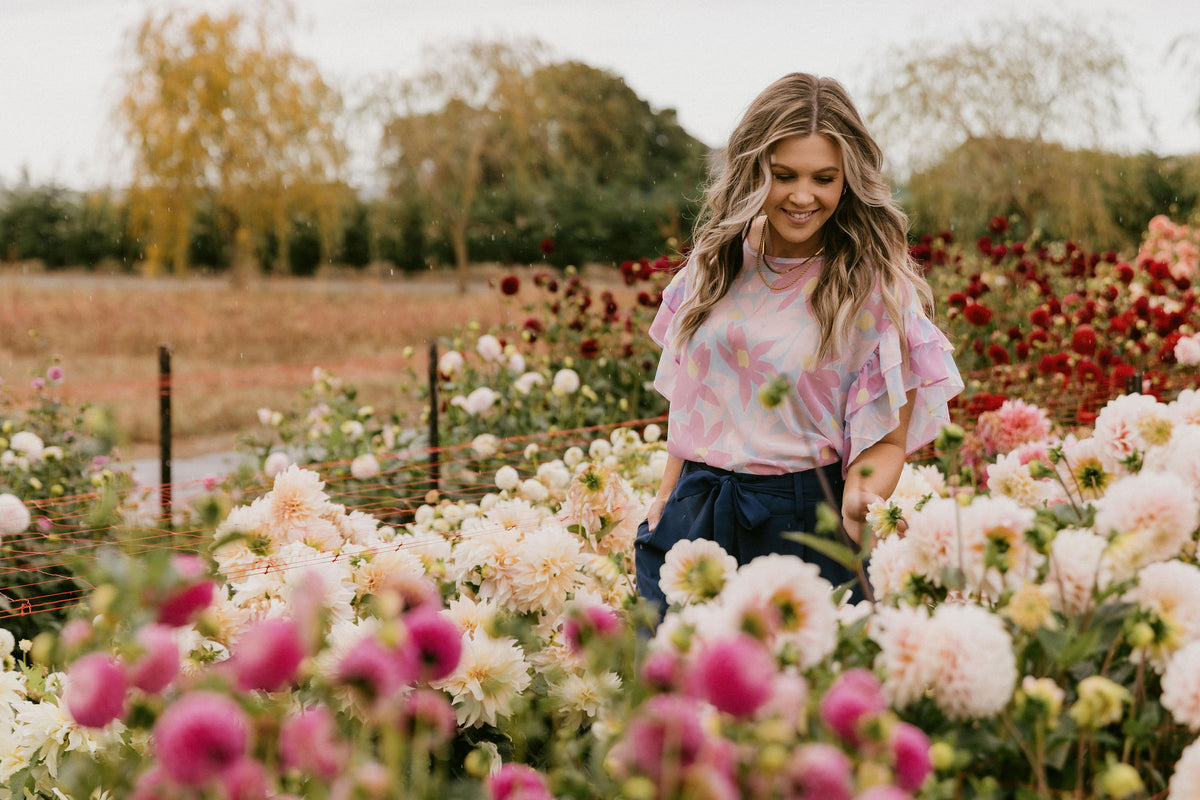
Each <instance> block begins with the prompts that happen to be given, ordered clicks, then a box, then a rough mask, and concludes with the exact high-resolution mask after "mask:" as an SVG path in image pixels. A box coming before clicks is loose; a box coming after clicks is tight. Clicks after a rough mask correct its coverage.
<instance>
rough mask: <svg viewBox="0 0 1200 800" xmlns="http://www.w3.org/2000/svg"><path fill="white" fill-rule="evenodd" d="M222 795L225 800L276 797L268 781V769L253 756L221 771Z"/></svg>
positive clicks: (259, 799)
mask: <svg viewBox="0 0 1200 800" xmlns="http://www.w3.org/2000/svg"><path fill="white" fill-rule="evenodd" d="M221 788H222V789H224V790H225V793H224V794H223V795H221V796H222V797H223V798H225V800H269V798H273V797H275V795H273V794H272V793H271V789H270V785H269V783H268V781H267V771H266V770H265V769H263V765H262V764H260V763H259V762H257V761H255V760H254V759H253V758H242V759H239V760H238V761H235V762H234V763H233V765H232V766H230V767H229V769H227V770H225V771H224V772H222V773H221Z"/></svg>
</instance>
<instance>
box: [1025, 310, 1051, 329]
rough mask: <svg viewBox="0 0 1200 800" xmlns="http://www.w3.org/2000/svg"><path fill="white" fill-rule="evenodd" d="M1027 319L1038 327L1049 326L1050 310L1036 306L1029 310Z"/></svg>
mask: <svg viewBox="0 0 1200 800" xmlns="http://www.w3.org/2000/svg"><path fill="white" fill-rule="evenodd" d="M1029 321H1030V322H1032V323H1033V324H1034V325H1037V326H1038V327H1039V328H1049V327H1050V312H1049V311H1048V310H1046V308H1045V307H1044V306H1038V307H1037V308H1035V309H1034V310H1033V311H1030V312H1029Z"/></svg>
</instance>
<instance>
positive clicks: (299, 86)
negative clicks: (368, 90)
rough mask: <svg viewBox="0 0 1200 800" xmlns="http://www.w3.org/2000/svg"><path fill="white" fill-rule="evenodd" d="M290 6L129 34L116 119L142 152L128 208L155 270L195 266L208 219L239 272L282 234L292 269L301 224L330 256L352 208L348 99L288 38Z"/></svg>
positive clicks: (179, 19)
mask: <svg viewBox="0 0 1200 800" xmlns="http://www.w3.org/2000/svg"><path fill="white" fill-rule="evenodd" d="M292 22H293V18H292V14H291V8H290V6H288V5H286V4H284V3H264V4H263V5H262V6H260V10H259V12H258V13H257V14H256V15H255V16H253V17H250V16H246V15H245V14H243V13H242V12H240V11H231V12H230V13H228V14H226V15H224V16H213V15H210V14H207V13H200V14H197V15H194V16H190V15H187V14H185V12H183V11H182V10H180V9H179V8H171V9H168V10H166V11H162V12H159V13H155V12H151V13H150V14H149V15H148V16H147V17H146V19H145V20H144V21H143V22H142V23H141V24H140V25H139V26H138V27H137V28H136V29H135V30H134V31H133V32H132V35H131V37H130V49H131V60H132V65H131V66H130V68H129V69H128V71H127V72H126V75H125V80H126V84H127V91H126V94H125V96H124V98H122V100H121V102H120V104H119V107H118V110H117V117H118V121H119V123H120V125H121V126H122V128H123V130H124V133H125V134H126V136H127V137H128V142H129V145H130V147H131V149H132V151H133V167H134V178H133V184H132V187H131V194H130V203H131V210H132V215H133V221H134V224H135V226H136V228H137V230H138V231H139V233H141V234H144V235H145V237H146V238H147V239H148V241H149V245H148V248H147V255H148V259H149V261H150V266H151V269H157V268H158V266H159V264H160V263H161V262H163V261H168V262H170V264H171V265H172V267H173V268H174V269H175V270H176V271H184V270H186V268H187V266H188V263H189V246H190V232H191V228H192V223H193V221H194V220H195V218H196V216H197V215H198V214H199V213H200V211H201V209H203V208H206V207H207V209H208V210H209V212H210V213H212V214H213V215H214V217H215V219H216V221H217V225H218V230H219V232H220V236H221V238H222V239H223V241H224V242H225V245H226V247H227V248H228V251H229V259H230V260H231V261H232V262H233V263H234V265H235V267H236V266H239V265H245V264H246V263H248V262H249V261H250V260H251V253H250V251H251V249H252V248H253V247H254V246H255V245H256V244H261V243H262V242H263V241H265V234H267V233H268V232H269V233H270V234H272V235H273V238H274V240H275V241H276V242H277V243H278V245H277V246H276V247H275V248H274V250H275V251H274V253H270V254H267V255H268V256H273V260H274V262H275V264H276V267H277V268H278V269H279V270H281V271H288V269H289V248H288V247H287V246H286V245H285V244H284V243H286V242H287V240H288V233H289V231H290V230H291V228H292V226H293V224H294V223H295V220H296V218H297V217H304V218H307V219H309V220H311V222H312V224H314V225H315V226H316V227H317V228H318V230H319V231H321V235H320V240H321V243H322V245H321V246H322V247H323V248H324V251H325V253H326V254H328V253H329V252H331V250H332V245H333V243H334V238H335V235H336V231H337V227H338V217H339V209H340V207H341V205H342V204H343V202H344V200H345V199H346V197H347V191H348V190H347V189H346V187H345V184H344V183H343V181H342V170H343V166H344V164H345V161H346V152H345V146H344V144H343V138H342V135H341V131H340V128H339V124H340V121H339V120H340V116H341V112H342V102H341V98H340V96H339V94H338V92H336V91H335V90H334V89H333V88H332V87H331V86H330V85H329V84H327V83H326V82H325V81H324V79H323V78H322V77H321V75H320V72H319V71H318V69H317V67H316V66H315V65H314V64H313V62H312V61H310V60H308V59H306V58H303V57H301V56H299V55H297V54H296V53H295V52H294V51H293V50H292V48H291V45H290V43H289V41H288V38H287V30H288V28H289V26H290V25H291V24H292Z"/></svg>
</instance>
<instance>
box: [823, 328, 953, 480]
mask: <svg viewBox="0 0 1200 800" xmlns="http://www.w3.org/2000/svg"><path fill="white" fill-rule="evenodd" d="M885 319H886V318H885ZM885 325H886V328H885V330H884V331H883V333H882V335H881V336H880V337H879V340H878V343H877V346H876V348H875V350H874V351H873V352H872V353H871V355H870V356H869V357H868V358H867V360H866V363H865V364H863V366H862V368H861V369H860V370H859V372H858V375H857V376H856V377H855V379H854V382H853V383H852V384H851V385H850V392H849V395H848V396H847V398H846V426H845V428H844V433H845V437H846V440H845V442H844V448H843V450H842V453H843V460H842V463H843V464H845V465H846V466H847V467H848V466H849V465H850V464H852V463H853V462H854V459H856V458H858V456H859V454H860V453H862V451H863V450H866V449H867V448H868V447H870V446H871V445H873V444H875V443H877V442H878V441H880V440H881V439H883V437H885V436H887V435H888V434H889V433H890V432H892V431H894V430H895V429H896V427H897V426H898V425H899V424H900V409H901V407H903V406H904V404H905V402H906V395H907V394H908V392H909V391H911V390H913V389H916V390H917V392H916V398H915V405H914V407H913V411H912V417H911V420H910V422H909V426H908V437H907V441H906V442H905V448H904V449H905V454H906V455H907V454H909V453H913V452H914V451H916V450H919V449H920V448H922V447H924V446H925V445H927V444H929V443H930V442H932V441H933V440H934V438H935V437H936V436H937V435H938V432H939V431H940V430H941V429H942V427H943V426H944V425H947V424H949V422H950V410H949V407H948V403H949V401H950V399H951V398H952V397H954V396H955V395H957V394H958V393H959V392H961V391H962V390H963V382H962V377H961V376H960V375H959V373H958V367H957V366H956V365H955V363H954V357H953V353H954V346H953V345H951V344H950V341H949V340H948V339H947V338H946V335H945V334H944V333H942V332H941V330H939V329H938V327H937V326H936V325H934V324H933V323H932V322H930V320H929V319H928V318H927V317H926V316H925V315H924V314H922V313H921V312H920V311H919V310H917V309H914V308H910V309H908V310H907V311H906V312H905V316H904V327H905V335H906V337H907V347H908V358H907V359H905V358H904V354H903V353H902V352H901V347H900V335H899V332H898V331H897V330H896V327H895V326H894V325H893V324H891V322H890V320H889V321H888V322H886V323H885Z"/></svg>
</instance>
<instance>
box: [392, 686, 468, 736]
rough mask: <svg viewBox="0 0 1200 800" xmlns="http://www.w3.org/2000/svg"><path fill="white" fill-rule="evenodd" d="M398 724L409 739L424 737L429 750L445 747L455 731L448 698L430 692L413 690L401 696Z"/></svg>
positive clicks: (452, 712)
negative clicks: (402, 701) (401, 705)
mask: <svg viewBox="0 0 1200 800" xmlns="http://www.w3.org/2000/svg"><path fill="white" fill-rule="evenodd" d="M399 722H400V724H399V727H400V730H401V731H403V732H404V733H405V734H407V736H408V737H409V738H410V739H417V738H419V737H421V736H423V735H424V736H426V737H427V738H426V741H427V742H428V744H429V748H430V749H436V748H438V747H442V746H443V745H446V744H448V743H449V742H450V740H451V739H452V738H453V737H454V733H455V731H456V730H457V729H458V720H457V719H456V718H455V716H454V706H452V705H450V700H449V698H447V697H446V695H445V694H444V693H442V692H437V691H434V690H432V689H417V690H415V691H414V692H412V694H410V695H408V696H407V697H405V698H404V706H403V707H402V708H401V709H400V721H399Z"/></svg>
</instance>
